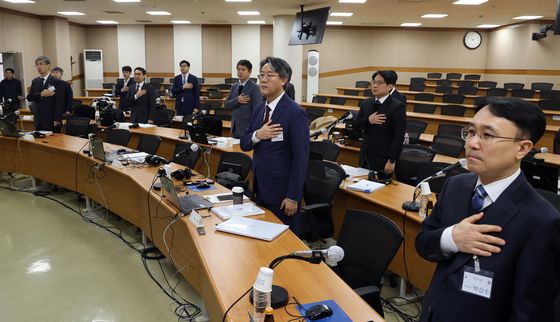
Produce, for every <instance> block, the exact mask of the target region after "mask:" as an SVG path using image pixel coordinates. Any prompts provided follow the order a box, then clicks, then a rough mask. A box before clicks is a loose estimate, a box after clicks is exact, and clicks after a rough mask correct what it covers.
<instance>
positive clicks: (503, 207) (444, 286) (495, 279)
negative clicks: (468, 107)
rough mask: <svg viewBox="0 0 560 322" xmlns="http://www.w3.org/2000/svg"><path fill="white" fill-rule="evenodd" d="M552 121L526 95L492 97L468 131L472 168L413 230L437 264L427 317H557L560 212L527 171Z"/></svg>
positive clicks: (485, 320)
mask: <svg viewBox="0 0 560 322" xmlns="http://www.w3.org/2000/svg"><path fill="white" fill-rule="evenodd" d="M545 127H546V121H545V118H544V115H543V112H542V111H541V110H540V109H539V108H538V107H536V106H534V105H532V104H530V103H529V102H527V101H524V100H521V99H515V98H492V99H491V100H489V102H488V104H487V105H485V106H479V107H478V109H477V113H476V114H475V116H474V117H473V119H472V121H471V123H470V124H469V125H468V126H467V127H466V128H465V129H463V132H462V136H463V138H464V139H465V155H466V157H467V165H468V168H469V170H470V171H472V172H473V173H469V174H462V175H457V176H453V177H450V178H449V179H447V182H446V183H445V186H444V187H443V190H442V192H441V194H440V196H439V198H438V202H437V203H436V206H435V208H434V210H433V212H432V215H430V216H428V217H427V218H426V220H425V221H424V223H423V224H422V230H421V231H420V233H419V234H418V236H416V250H417V251H418V253H419V254H420V255H421V256H422V257H424V258H425V259H427V260H429V261H433V262H437V263H438V264H437V267H436V271H435V273H434V276H433V277H432V282H431V283H430V288H429V289H428V291H427V293H426V296H425V297H424V302H423V305H422V313H421V316H420V321H421V322H427V321H432V322H440V321H454V322H467V321H477V322H503V321H509V322H514V321H515V322H520V321H523V322H531V321H534V322H541V321H553V319H554V305H553V303H554V300H555V299H556V297H557V295H558V291H559V287H560V286H559V285H560V214H559V213H558V211H557V210H556V208H554V207H553V206H552V205H551V204H550V203H549V202H548V201H546V200H545V199H543V198H542V197H541V195H540V194H539V193H538V192H537V191H535V189H533V187H531V186H530V185H529V183H528V182H527V179H526V178H525V175H523V174H522V173H521V170H520V164H521V160H522V159H523V157H524V156H525V155H527V153H528V152H529V151H531V149H532V148H533V146H534V144H535V143H536V142H537V141H539V139H540V138H541V136H542V135H543V133H544V131H545Z"/></svg>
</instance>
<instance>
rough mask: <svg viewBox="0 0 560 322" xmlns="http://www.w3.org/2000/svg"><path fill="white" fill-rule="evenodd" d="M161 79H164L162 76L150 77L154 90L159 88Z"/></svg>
mask: <svg viewBox="0 0 560 322" xmlns="http://www.w3.org/2000/svg"><path fill="white" fill-rule="evenodd" d="M163 81H164V79H163V78H162V77H150V84H151V85H152V87H153V88H154V89H155V90H156V91H158V90H159V89H160V88H161V84H163Z"/></svg>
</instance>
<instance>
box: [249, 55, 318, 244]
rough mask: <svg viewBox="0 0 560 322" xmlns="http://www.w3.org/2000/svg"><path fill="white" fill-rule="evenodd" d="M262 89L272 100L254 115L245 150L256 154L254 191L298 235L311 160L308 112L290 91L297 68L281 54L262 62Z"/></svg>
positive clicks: (255, 111) (255, 110)
mask: <svg viewBox="0 0 560 322" xmlns="http://www.w3.org/2000/svg"><path fill="white" fill-rule="evenodd" d="M260 65H261V72H260V75H259V77H260V89H261V93H262V95H263V96H265V97H266V102H263V103H262V104H259V105H258V106H257V107H256V108H255V109H254V110H253V113H252V115H251V123H250V125H249V129H248V131H247V134H246V135H245V136H243V137H242V138H241V149H242V150H243V151H250V150H254V152H253V178H254V180H253V187H254V188H253V189H254V192H255V199H256V201H257V203H258V204H260V205H262V206H264V207H266V208H268V209H270V210H271V211H272V212H274V214H275V215H276V216H278V218H280V219H281V220H282V221H283V222H284V223H285V224H287V225H289V226H290V228H291V229H292V230H293V231H294V232H296V233H297V230H298V227H297V226H298V215H297V214H298V213H299V203H300V201H301V199H302V195H303V184H304V182H305V176H306V175H307V163H308V160H309V127H308V121H307V114H306V113H305V110H304V109H302V108H301V107H300V106H299V105H298V104H297V103H295V102H294V101H293V100H292V99H290V98H289V97H288V96H287V95H286V94H285V93H284V88H283V87H284V85H285V84H286V82H287V81H288V76H289V75H290V73H291V68H290V65H288V63H287V62H286V61H284V60H282V59H280V58H276V57H267V58H266V59H264V60H263V61H261V64H260Z"/></svg>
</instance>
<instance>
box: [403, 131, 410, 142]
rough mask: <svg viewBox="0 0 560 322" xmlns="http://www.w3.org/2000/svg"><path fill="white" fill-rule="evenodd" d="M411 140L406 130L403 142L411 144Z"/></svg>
mask: <svg viewBox="0 0 560 322" xmlns="http://www.w3.org/2000/svg"><path fill="white" fill-rule="evenodd" d="M409 142H410V138H409V137H408V132H405V133H404V140H403V144H409Z"/></svg>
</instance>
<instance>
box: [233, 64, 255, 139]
mask: <svg viewBox="0 0 560 322" xmlns="http://www.w3.org/2000/svg"><path fill="white" fill-rule="evenodd" d="M252 70H253V64H251V62H250V61H248V60H246V59H242V60H240V61H239V62H238V63H237V77H238V78H239V82H238V83H237V84H235V85H233V86H232V87H231V90H230V91H229V95H228V97H227V99H226V101H225V102H224V107H225V108H227V109H230V110H232V112H231V136H232V137H234V138H237V139H240V138H241V137H242V136H244V135H245V132H246V131H247V128H248V127H249V123H250V122H251V113H252V112H253V110H254V109H255V108H256V106H257V105H259V104H260V103H261V102H262V94H261V90H260V89H259V86H258V85H257V84H255V82H253V81H252V80H251V71H252Z"/></svg>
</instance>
